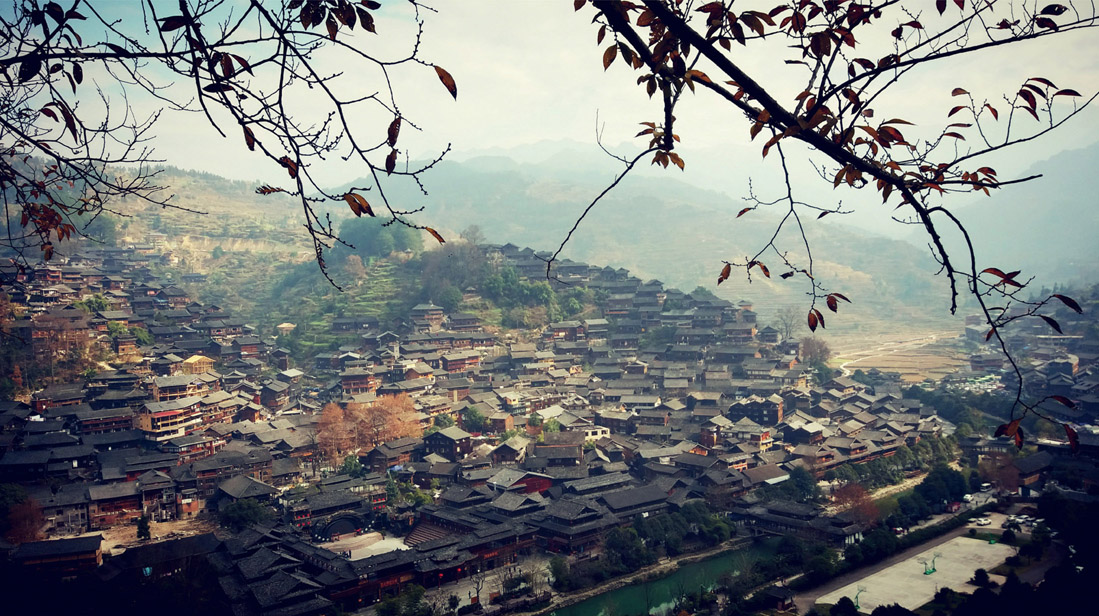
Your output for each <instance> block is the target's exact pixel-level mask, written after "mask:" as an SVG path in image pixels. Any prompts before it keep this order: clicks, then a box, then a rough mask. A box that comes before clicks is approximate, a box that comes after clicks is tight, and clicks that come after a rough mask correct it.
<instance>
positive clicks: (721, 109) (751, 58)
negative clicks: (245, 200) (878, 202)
mask: <svg viewBox="0 0 1099 616" xmlns="http://www.w3.org/2000/svg"><path fill="white" fill-rule="evenodd" d="M104 4H105V6H107V7H111V8H114V9H115V10H117V11H119V14H122V15H126V16H127V18H130V19H132V18H135V17H136V15H135V14H134V13H132V12H128V13H127V12H126V9H124V8H122V7H124V6H128V3H114V2H107V3H104ZM386 4H387V6H385V7H383V9H382V10H381V11H379V12H378V22H377V29H378V34H377V35H371V34H366V33H362V34H358V35H357V36H356V38H354V39H351V42H352V43H353V44H355V45H358V46H361V48H363V49H366V50H369V51H370V52H371V53H372V54H375V55H377V56H378V57H390V58H395V57H399V55H400V54H401V53H403V52H405V51H406V50H407V49H408V48H409V46H410V44H411V41H412V31H411V30H410V29H409V26H410V20H409V12H408V10H407V8H406V5H405V4H404V3H395V4H394V3H386ZM429 4H430V6H432V7H433V9H435V10H434V11H432V12H425V13H424V19H425V27H424V34H423V37H422V42H421V54H420V55H421V57H422V58H424V59H426V60H427V61H428V62H433V63H436V64H438V65H440V66H443V67H445V68H446V69H447V70H448V71H449V72H450V73H451V74H452V75H453V76H454V78H455V80H456V82H457V85H458V96H457V100H452V99H451V97H450V96H449V94H448V93H447V92H446V90H445V89H444V88H443V86H442V85H441V84H440V83H439V81H438V79H437V77H436V75H435V73H434V71H433V70H432V69H431V68H430V67H427V66H418V65H402V66H398V67H395V69H394V70H393V71H392V73H391V74H392V75H393V79H394V85H395V87H396V91H397V100H398V102H399V104H400V105H401V111H402V113H403V114H404V115H405V116H406V117H407V118H408V119H409V122H410V123H411V124H414V125H415V126H417V127H419V128H420V129H421V130H419V131H417V130H415V129H413V128H411V125H410V123H406V124H405V126H404V128H403V129H402V133H401V138H400V142H399V146H398V147H400V148H401V149H402V150H403V155H404V154H407V156H408V157H410V158H411V159H413V160H415V159H419V158H429V157H432V156H434V155H436V154H437V153H438V152H440V151H442V150H443V149H445V148H446V147H447V145H448V144H450V146H451V147H452V152H451V154H450V155H449V157H450V158H451V159H454V160H464V159H468V158H470V157H473V156H478V155H484V154H505V155H512V156H516V157H522V156H523V153H524V151H526V150H529V148H527V147H525V146H529V145H530V144H535V143H538V142H544V141H547V140H548V141H560V142H565V143H569V144H573V146H574V147H580V148H586V149H587V150H588V151H590V152H598V145H597V143H596V127H597V125H598V126H599V127H600V128H601V129H602V131H603V133H602V134H603V140H604V143H605V144H606V145H608V146H610V147H611V148H612V149H613V150H614V151H615V152H616V153H620V154H630V153H632V152H637V151H639V150H640V149H641V148H643V147H644V143H643V142H642V140H640V139H634V138H633V136H634V134H635V133H636V132H637V131H638V130H639V126H638V124H639V123H640V122H643V121H647V120H650V121H651V120H656V119H658V118H659V115H660V108H659V105H657V104H655V102H653V101H650V100H649V99H648V98H647V97H646V96H645V94H644V92H643V90H642V88H641V87H639V86H637V85H636V78H637V76H638V75H639V74H640V73H639V72H635V71H633V70H628V69H627V68H626V67H625V66H624V64H623V62H622V60H621V59H619V60H617V61H616V62H615V63H613V64H612V65H611V67H610V68H609V70H604V69H603V66H602V62H601V58H602V53H603V48H605V47H606V45H607V44H608V43H607V42H606V41H605V42H604V44H603V45H601V46H597V45H596V42H595V36H596V29H597V26H594V25H592V24H591V23H590V22H591V18H592V16H593V14H594V12H593V9H591V8H590V7H587V8H585V9H584V10H582V11H581V12H579V13H576V12H574V11H573V7H572V2H569V1H567V0H438V1H437V2H429ZM758 4H760V6H762V7H769V6H771V5H773V4H776V2H775V0H771V2H770V3H758ZM923 4H926V5H927V7H928V9H930V7H931V6H932V3H930V2H926V3H923ZM737 6H738V7H740V6H741V5H740V3H738V5H737ZM933 12H934V11H931V13H933ZM920 18H921V19H922V20H924V22H925V23H926V24H928V25H929V26H930V25H933V23H934V21H935V19H936V18H937V16H935V15H929V14H924V15H921V17H920ZM342 36H344V35H343V34H341V37H342ZM881 43H888V40H887V39H883V40H878V41H873V40H871V41H860V44H863V45H875V44H881ZM860 49H861V48H860ZM782 51H783V50H782V48H781V47H779V48H770V49H768V50H764V51H761V50H757V49H754V48H751V47H749V48H740V47H734V61H736V62H737V63H738V64H740V65H742V66H744V67H746V68H747V69H748V72H749V73H754V74H756V75H758V76H759V81H760V82H761V83H762V84H763V85H765V86H766V87H768V88H770V89H771V90H772V91H774V92H775V93H776V94H777V95H778V98H779V99H780V100H791V99H792V97H793V96H794V95H795V94H796V93H797V92H798V91H800V89H801V85H800V84H801V83H804V80H803V77H804V73H803V69H802V68H801V67H795V66H789V65H785V64H783V63H782V62H781V60H782V59H783V57H785V56H782V55H781V52H782ZM862 53H866V52H862ZM867 55H869V54H867ZM1096 58H1099V36H1096V33H1095V32H1094V31H1091V32H1088V31H1084V32H1082V33H1073V34H1069V35H1066V36H1063V37H1052V38H1050V39H1046V40H1041V41H1034V42H1027V43H1023V44H1021V45H1019V46H1017V47H1013V48H998V49H994V50H990V51H987V52H982V53H980V54H975V55H973V56H968V57H965V58H964V59H958V60H951V61H950V62H949V63H943V64H942V65H940V66H935V67H932V68H929V69H927V70H921V71H919V72H914V73H912V74H910V75H908V76H907V77H906V78H905V80H903V81H901V82H899V83H898V84H897V85H896V86H895V87H894V89H893V90H892V96H891V97H889V98H884V99H882V100H880V101H878V103H876V104H875V107H876V108H877V111H878V115H877V116H876V117H878V118H881V117H883V116H884V115H889V116H890V117H902V118H905V119H908V120H911V121H913V122H915V123H916V124H917V127H914V128H911V129H906V132H907V131H909V130H911V131H919V130H921V129H923V128H924V127H929V128H932V129H934V128H936V127H941V126H942V125H943V124H945V123H946V122H947V120H946V112H947V111H948V110H949V109H950V107H951V106H953V105H954V104H958V102H959V101H958V99H956V98H952V97H951V96H950V91H951V90H952V89H953V88H955V87H963V88H965V89H967V90H968V91H970V92H973V93H974V95H976V96H978V97H983V98H987V99H988V100H990V101H991V102H993V104H995V105H997V106H999V107H1000V108H1001V110H1003V109H1006V106H1007V105H1006V103H1004V102H1003V101H1002V100H998V99H999V97H1000V96H1001V95H1002V93H1003V92H1005V90H1006V91H1013V90H1014V89H1015V88H1017V87H1018V86H1019V84H1020V82H1021V80H1022V79H1025V78H1026V77H1036V76H1042V77H1046V78H1048V79H1050V80H1052V81H1054V82H1055V83H1057V84H1058V86H1060V87H1071V88H1074V89H1076V90H1078V91H1080V92H1081V93H1083V94H1085V96H1087V95H1090V94H1091V93H1094V92H1095V91H1097V90H1099V64H1097V62H1096V61H1095V59H1096ZM320 65H321V66H324V67H331V68H330V70H333V71H346V73H345V74H344V75H343V76H342V77H341V80H340V82H339V83H340V87H341V88H342V90H341V91H343V92H347V93H354V92H361V93H370V92H373V91H376V90H377V89H378V87H379V86H378V81H377V78H376V76H375V75H373V74H372V73H370V72H368V71H361V70H359V69H358V68H356V67H355V65H354V64H353V63H352V62H350V61H349V60H348V57H347V56H346V55H340V54H338V53H333V54H328V55H324V56H321V57H320ZM703 70H705V69H703ZM799 78H802V80H801V82H800V83H799ZM133 102H134V105H135V106H136V107H137V108H139V109H146V110H151V109H152V103H151V102H150V101H148V100H137V99H135V100H134V101H133ZM297 102H299V103H300V104H301V105H303V106H305V107H304V108H305V109H308V101H307V100H305V99H302V100H299V101H297ZM303 113H304V112H303ZM360 119H361V120H362V122H364V124H365V125H368V126H369V125H374V126H378V127H379V128H378V129H377V130H378V131H379V133H380V132H381V131H383V130H384V126H385V124H387V122H388V121H387V120H386V119H385V118H384V117H381V116H374V115H371V114H370V113H369V112H368V111H364V113H363V114H362V117H361V118H360ZM954 119H955V120H956V119H958V118H957V117H955V118H954ZM677 122H678V124H677V132H678V133H679V135H680V136H681V138H682V140H683V141H682V144H681V145H680V146H679V147H680V148H681V153H682V156H683V158H684V159H685V160H686V161H687V167H688V169H687V171H686V172H685V173H680V172H678V171H675V172H674V173H676V174H679V175H680V177H682V179H685V180H687V181H690V182H692V183H695V184H699V185H703V186H707V187H711V188H715V189H717V190H721V191H725V192H727V193H729V194H730V195H736V194H743V193H744V192H746V188H747V180H748V178H749V177H752V178H756V179H757V180H758V179H759V178H761V177H770V178H775V177H776V176H775V175H774V174H775V170H776V167H775V164H776V160H775V157H774V156H772V157H771V158H770V159H769V160H767V161H763V160H762V159H761V156H760V148H761V145H762V144H761V143H751V142H750V141H749V138H748V135H747V128H748V125H747V124H746V123H745V122H744V118H743V117H742V116H740V115H739V114H737V113H733V112H732V111H731V108H730V107H729V106H728V105H727V104H725V103H722V102H721V101H719V100H716V99H715V97H714V96H713V95H711V94H709V93H708V92H702V91H700V93H699V94H697V95H691V94H686V95H685V99H684V101H683V102H682V103H681V106H680V108H679V113H678V117H677ZM371 123H373V124H371ZM1096 127H1099V112H1097V111H1096V110H1095V109H1089V110H1087V111H1086V112H1085V113H1084V114H1082V115H1081V116H1080V117H1077V118H1075V119H1074V121H1073V123H1072V124H1071V125H1070V126H1068V127H1066V129H1065V130H1061V131H1058V132H1057V133H1056V134H1055V135H1054V136H1052V137H1049V138H1044V139H1042V140H1039V141H1035V142H1031V143H1028V144H1026V145H1024V146H1022V147H1021V148H1018V149H1017V151H1015V152H1014V153H1011V154H1008V155H1003V156H994V157H992V159H991V163H995V165H994V166H997V168H998V169H1000V171H1001V175H1000V177H1001V179H1003V178H1005V177H1006V176H1007V174H1009V173H1011V172H1016V173H1018V172H1021V171H1023V170H1024V169H1026V168H1027V167H1028V166H1030V164H1032V163H1033V162H1034V161H1037V160H1042V159H1045V158H1048V157H1049V156H1052V155H1053V154H1055V153H1057V152H1059V151H1063V150H1068V149H1075V148H1080V147H1084V146H1088V145H1091V144H1093V143H1094V142H1096V141H1097V140H1099V129H1097V128H1096ZM227 132H228V137H227V138H222V137H221V136H219V135H218V134H217V133H216V132H215V131H214V130H213V129H212V128H210V127H209V125H208V124H207V123H206V121H205V119H204V117H203V116H201V115H199V114H193V113H192V114H187V113H180V112H173V113H168V114H166V115H165V116H164V117H163V119H162V120H161V122H160V123H159V125H158V126H157V127H156V129H155V133H156V140H155V142H154V144H155V147H156V155H157V157H158V158H161V159H163V160H164V161H165V162H166V163H168V164H172V165H176V166H179V167H183V168H189V169H196V170H202V171H208V172H212V173H216V174H219V175H223V176H227V177H230V178H234V179H245V180H257V179H258V180H262V181H265V182H268V181H270V182H278V181H282V180H283V178H284V175H283V174H284V172H283V170H281V169H279V168H277V167H275V166H274V163H272V162H271V161H269V160H265V159H263V158H262V157H261V156H260V155H259V154H258V153H249V152H247V150H245V148H244V144H243V139H242V138H241V137H240V135H239V129H230V130H229V131H227ZM760 141H762V139H761V140H760ZM791 153H793V154H795V155H796V156H795V158H797V159H799V160H804V159H805V154H806V152H804V151H798V150H797V149H796V148H793V149H792V151H791ZM383 156H384V154H383ZM380 158H381V157H379V161H378V162H379V163H380ZM795 170H796V172H797V174H798V175H799V176H800V175H801V174H809V173H811V170H810V168H809V167H808V166H807V165H805V164H804V163H801V164H799V165H798V166H796V167H795ZM650 171H651V170H650ZM314 172H315V173H316V175H317V177H318V178H319V179H320V181H321V182H322V183H330V184H331V185H338V184H342V183H344V182H346V181H349V180H350V179H351V178H354V177H359V176H361V175H363V169H362V168H361V166H359V167H354V166H350V165H342V164H339V162H338V161H337V160H330V161H329V162H328V163H326V164H325V166H324V168H323V169H322V168H320V167H318V166H315V167H314ZM664 173H672V172H670V171H665V172H664ZM814 179H815V180H816V181H815V182H814V183H812V184H809V183H806V186H807V188H805V191H806V194H805V196H806V197H807V198H813V199H819V200H821V201H822V202H826V203H835V202H836V200H837V199H839V198H840V196H837V194H836V193H835V191H832V190H831V184H830V183H822V182H821V181H820V180H819V178H814ZM868 197H869V196H867V197H861V198H862V199H864V200H866V199H867V198H868ZM845 198H846V199H848V200H850V199H854V201H846V203H852V202H853V203H858V202H859V199H860V197H854V196H852V195H847V196H845ZM877 219H880V216H878V217H877V218H875V220H877ZM875 224H876V223H875Z"/></svg>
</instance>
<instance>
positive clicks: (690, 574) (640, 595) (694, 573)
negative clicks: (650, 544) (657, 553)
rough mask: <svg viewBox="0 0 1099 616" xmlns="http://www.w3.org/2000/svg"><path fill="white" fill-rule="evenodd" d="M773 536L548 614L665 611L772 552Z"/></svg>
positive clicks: (622, 615) (633, 615) (615, 615)
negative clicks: (682, 595) (680, 600)
mask: <svg viewBox="0 0 1099 616" xmlns="http://www.w3.org/2000/svg"><path fill="white" fill-rule="evenodd" d="M775 543H776V541H775V540H768V541H765V542H760V543H756V544H753V545H751V546H749V547H747V548H743V549H739V550H729V551H728V552H723V553H721V554H718V555H716V556H712V557H710V558H707V559H705V560H700V561H698V562H693V563H688V564H686V565H682V566H681V567H679V569H677V570H676V571H675V572H674V573H672V574H671V575H668V576H666V577H663V578H660V579H658V580H652V581H650V582H638V583H636V584H631V585H629V586H623V587H622V588H619V589H617V590H612V591H609V592H605V593H603V594H601V595H596V596H594V597H591V598H590V599H586V600H584V601H581V602H580V603H576V604H574V605H570V606H568V607H563V608H560V609H558V610H556V611H554V612H550V614H549V615H548V616H638V615H640V614H645V613H650V614H657V615H660V614H664V613H666V612H667V611H668V610H670V609H671V607H672V605H673V603H674V601H675V600H676V599H677V598H678V597H679V596H680V595H681V594H682V593H684V592H696V591H697V590H698V589H699V588H710V587H712V586H714V585H715V584H716V583H717V581H718V580H719V579H720V578H721V576H722V575H724V574H725V573H726V572H727V571H733V572H734V574H735V573H736V572H738V571H739V570H740V569H741V568H743V567H744V566H745V564H748V563H751V562H754V561H756V560H759V559H763V558H770V557H771V556H772V555H773V554H774V547H775Z"/></svg>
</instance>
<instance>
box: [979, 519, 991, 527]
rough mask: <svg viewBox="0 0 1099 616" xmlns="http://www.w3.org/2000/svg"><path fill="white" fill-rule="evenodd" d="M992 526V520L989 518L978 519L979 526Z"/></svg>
mask: <svg viewBox="0 0 1099 616" xmlns="http://www.w3.org/2000/svg"><path fill="white" fill-rule="evenodd" d="M989 524H992V520H990V519H988V518H977V526H988V525H989Z"/></svg>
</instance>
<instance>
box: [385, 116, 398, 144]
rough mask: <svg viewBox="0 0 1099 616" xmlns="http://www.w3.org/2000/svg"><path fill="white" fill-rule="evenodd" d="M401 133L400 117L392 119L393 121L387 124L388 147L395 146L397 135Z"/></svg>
mask: <svg viewBox="0 0 1099 616" xmlns="http://www.w3.org/2000/svg"><path fill="white" fill-rule="evenodd" d="M400 133H401V116H397V117H395V118H393V121H392V122H390V123H389V135H388V140H387V141H388V143H389V147H393V146H395V145H397V135H399V134H400Z"/></svg>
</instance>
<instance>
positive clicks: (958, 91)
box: [950, 88, 969, 96]
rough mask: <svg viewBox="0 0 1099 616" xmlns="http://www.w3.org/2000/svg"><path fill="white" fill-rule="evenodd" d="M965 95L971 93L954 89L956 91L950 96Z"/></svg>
mask: <svg viewBox="0 0 1099 616" xmlns="http://www.w3.org/2000/svg"><path fill="white" fill-rule="evenodd" d="M963 94H969V92H968V91H967V90H963V89H962V88H954V89H953V90H952V91H951V92H950V95H951V96H961V95H963Z"/></svg>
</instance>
